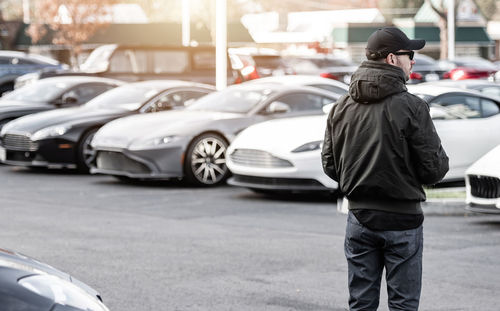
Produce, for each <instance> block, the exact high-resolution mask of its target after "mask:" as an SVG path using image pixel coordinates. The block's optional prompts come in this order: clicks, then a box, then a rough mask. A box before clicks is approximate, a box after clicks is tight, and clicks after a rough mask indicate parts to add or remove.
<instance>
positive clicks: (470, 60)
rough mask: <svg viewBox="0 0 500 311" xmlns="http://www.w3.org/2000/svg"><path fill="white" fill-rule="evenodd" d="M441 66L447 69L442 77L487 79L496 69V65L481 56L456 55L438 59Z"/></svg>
mask: <svg viewBox="0 0 500 311" xmlns="http://www.w3.org/2000/svg"><path fill="white" fill-rule="evenodd" d="M439 65H440V66H441V68H443V69H445V70H447V72H446V73H445V74H444V75H443V79H451V80H466V79H488V78H491V77H493V76H494V75H495V73H496V72H497V71H498V69H497V66H495V64H493V63H492V62H490V61H489V60H487V59H484V58H481V57H456V58H455V59H453V60H449V59H445V60H440V61H439Z"/></svg>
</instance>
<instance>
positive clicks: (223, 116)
mask: <svg viewBox="0 0 500 311" xmlns="http://www.w3.org/2000/svg"><path fill="white" fill-rule="evenodd" d="M338 97H340V95H339V94H336V93H332V92H328V91H325V90H321V89H318V88H313V87H304V86H297V85H295V86H287V85H282V84H276V83H269V84H267V83H244V84H241V85H235V86H231V87H229V88H227V89H225V90H223V91H220V92H215V93H212V94H209V95H207V96H205V97H202V98H200V99H199V100H198V101H196V102H195V103H194V104H192V105H191V106H188V107H187V108H186V109H185V110H181V111H169V112H159V113H155V114H149V115H146V114H145V115H137V116H130V117H126V118H121V119H118V120H115V121H113V122H111V123H108V124H107V125H105V126H104V127H102V128H101V129H100V130H99V131H98V132H97V133H96V135H95V137H94V138H93V140H92V143H91V144H92V147H93V148H95V149H94V150H95V151H96V152H97V156H96V161H95V166H94V167H92V169H91V172H92V173H103V174H109V175H114V176H117V177H119V178H136V179H171V178H183V179H186V180H187V181H188V182H190V183H193V184H196V185H204V186H211V185H217V184H220V183H222V182H224V181H225V180H226V178H227V177H228V175H229V170H228V168H227V167H226V149H227V147H228V145H229V143H230V142H231V141H232V140H233V138H234V137H235V136H236V134H238V133H239V132H240V131H241V130H243V129H244V128H246V127H247V126H250V125H252V124H255V123H257V122H261V121H265V120H269V119H273V118H277V117H285V116H293V115H307V114H322V113H323V110H322V109H323V106H325V105H327V104H329V103H332V102H334V101H336V100H337V98H338Z"/></svg>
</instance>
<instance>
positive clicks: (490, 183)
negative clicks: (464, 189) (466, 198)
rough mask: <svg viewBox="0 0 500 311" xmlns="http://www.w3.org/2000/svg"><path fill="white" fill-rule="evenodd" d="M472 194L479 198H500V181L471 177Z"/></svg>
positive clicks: (492, 178)
mask: <svg viewBox="0 0 500 311" xmlns="http://www.w3.org/2000/svg"><path fill="white" fill-rule="evenodd" d="M469 183H470V189H471V194H472V195H473V196H475V197H477V198H485V199H494V198H499V197H500V179H498V178H496V177H489V176H477V175H469Z"/></svg>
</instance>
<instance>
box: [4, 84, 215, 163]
mask: <svg viewBox="0 0 500 311" xmlns="http://www.w3.org/2000/svg"><path fill="white" fill-rule="evenodd" d="M42 81H44V80H42ZM213 90H214V87H213V86H211V85H207V84H199V83H193V82H184V81H176V80H154V81H143V82H136V83H130V84H126V85H123V86H120V87H117V88H115V89H113V90H110V91H109V92H106V93H104V94H102V95H100V96H98V97H96V98H94V99H93V100H91V101H90V102H88V103H87V104H85V105H83V106H81V107H76V108H67V109H58V110H54V111H47V112H42V113H38V114H34V115H30V116H26V117H22V118H19V119H17V120H14V121H12V122H9V123H7V124H6V125H5V126H4V127H3V128H2V131H1V132H0V161H2V162H4V163H6V164H11V165H21V166H41V167H49V168H79V169H80V170H82V171H88V168H89V165H90V163H92V162H93V161H94V156H95V155H94V151H93V150H92V148H91V146H90V141H91V140H92V137H93V136H94V134H95V132H96V131H97V130H98V129H99V128H100V127H101V126H102V125H104V124H105V123H107V122H109V121H111V120H114V119H117V118H119V117H123V116H127V115H131V114H138V113H148V112H156V111H162V110H169V109H174V108H176V107H183V105H184V104H185V103H186V102H188V101H190V100H193V99H196V98H198V97H201V96H204V95H206V94H208V93H210V92H212V91H213Z"/></svg>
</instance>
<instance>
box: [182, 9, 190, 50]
mask: <svg viewBox="0 0 500 311" xmlns="http://www.w3.org/2000/svg"><path fill="white" fill-rule="evenodd" d="M189 1H190V0H182V45H184V46H189V44H190V41H191V17H190V14H189V13H190V10H189Z"/></svg>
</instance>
